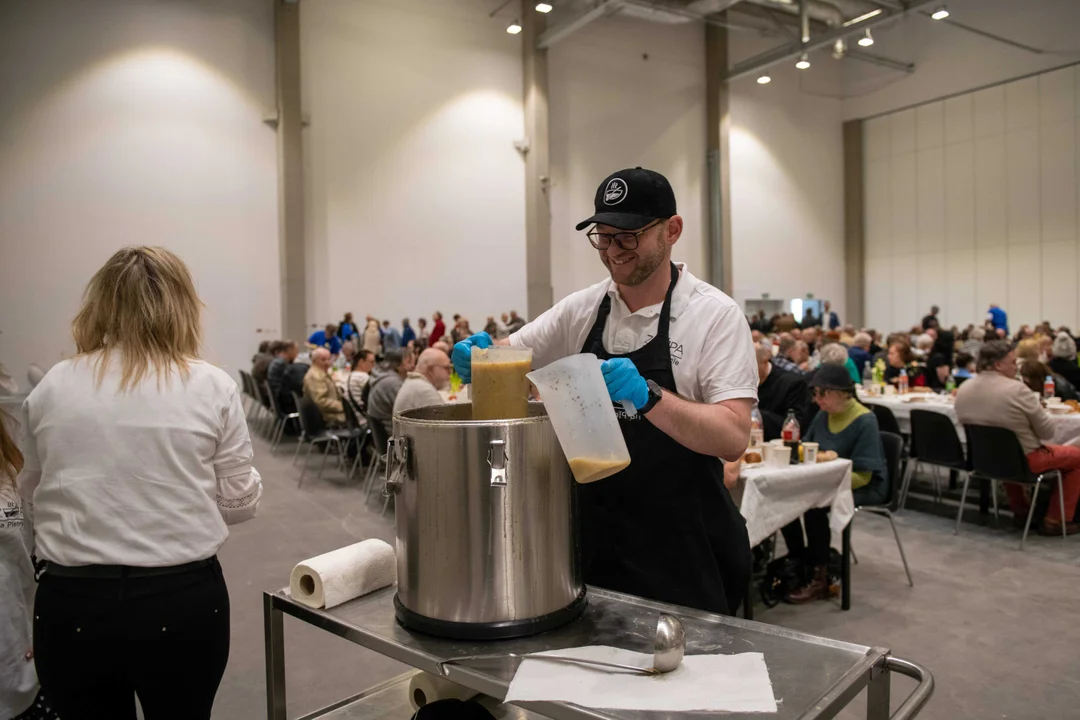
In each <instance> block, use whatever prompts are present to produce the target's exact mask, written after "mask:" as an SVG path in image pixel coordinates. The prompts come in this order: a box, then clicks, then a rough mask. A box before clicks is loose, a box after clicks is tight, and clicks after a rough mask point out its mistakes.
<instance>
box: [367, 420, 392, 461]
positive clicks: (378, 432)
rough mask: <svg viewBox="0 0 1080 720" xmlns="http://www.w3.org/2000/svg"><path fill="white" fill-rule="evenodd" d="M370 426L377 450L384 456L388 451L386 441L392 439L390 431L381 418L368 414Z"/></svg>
mask: <svg viewBox="0 0 1080 720" xmlns="http://www.w3.org/2000/svg"><path fill="white" fill-rule="evenodd" d="M367 421H368V427H369V428H371V439H372V440H373V441H374V442H375V452H376V453H378V455H379V456H382V455H383V454H384V453H385V452H386V443H388V442H389V441H390V433H389V432H388V431H387V429H386V426H384V425H383V424H382V421H381V420H376V419H375V418H373V417H371V416H370V415H368V417H367Z"/></svg>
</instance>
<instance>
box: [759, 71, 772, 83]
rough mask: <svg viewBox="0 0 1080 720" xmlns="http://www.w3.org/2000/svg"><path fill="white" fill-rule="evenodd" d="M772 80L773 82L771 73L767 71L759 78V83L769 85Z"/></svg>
mask: <svg viewBox="0 0 1080 720" xmlns="http://www.w3.org/2000/svg"><path fill="white" fill-rule="evenodd" d="M771 82H772V78H771V77H769V73H765V74H764V75H762V76H760V77H759V78H758V79H757V84H758V85H768V84H769V83H771Z"/></svg>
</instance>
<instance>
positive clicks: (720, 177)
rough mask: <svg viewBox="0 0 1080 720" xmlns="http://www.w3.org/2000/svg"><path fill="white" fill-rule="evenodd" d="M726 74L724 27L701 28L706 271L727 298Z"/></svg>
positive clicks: (728, 183)
mask: <svg viewBox="0 0 1080 720" xmlns="http://www.w3.org/2000/svg"><path fill="white" fill-rule="evenodd" d="M727 71H728V39H727V28H723V27H718V26H716V25H705V93H706V98H705V118H706V132H707V133H708V137H707V142H706V144H705V148H706V153H707V156H706V161H707V163H708V173H709V178H708V192H709V196H708V204H707V206H708V217H709V232H708V236H707V238H706V243H705V248H706V268H707V269H708V280H709V283H710V284H712V285H714V286H715V287H718V288H720V289H721V290H723V291H724V292H726V293H727V294H729V295H731V293H732V280H731V162H730V157H729V153H728V147H729V137H730V134H731V113H730V109H729V106H728V100H729V90H728V84H727V82H725V81H724V79H723V78H724V75H726V74H727Z"/></svg>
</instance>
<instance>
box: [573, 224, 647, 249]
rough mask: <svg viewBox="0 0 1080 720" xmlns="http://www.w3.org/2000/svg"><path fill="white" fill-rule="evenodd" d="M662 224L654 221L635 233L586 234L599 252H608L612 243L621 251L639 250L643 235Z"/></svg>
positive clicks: (595, 232) (591, 232) (593, 232)
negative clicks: (639, 241) (639, 242)
mask: <svg viewBox="0 0 1080 720" xmlns="http://www.w3.org/2000/svg"><path fill="white" fill-rule="evenodd" d="M659 224H660V220H654V221H653V222H651V223H649V224H648V225H646V226H645V227H643V228H641V229H640V230H636V231H634V232H617V233H602V232H597V231H596V230H590V231H589V232H587V233H585V235H586V236H587V237H588V238H589V242H590V243H592V246H593V247H594V248H596V249H597V250H607V249H608V248H609V247H611V243H612V242H614V243H615V244H616V245H617V246H618V247H619V249H620V250H637V246H638V240H639V238H640V237H641V234H642V233H645V232H648V231H649V230H652V229H653V228H654V227H656V226H657V225H659Z"/></svg>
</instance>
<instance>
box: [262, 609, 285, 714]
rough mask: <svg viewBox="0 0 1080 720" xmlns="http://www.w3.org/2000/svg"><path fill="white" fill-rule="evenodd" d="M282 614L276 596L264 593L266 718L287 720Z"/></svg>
mask: <svg viewBox="0 0 1080 720" xmlns="http://www.w3.org/2000/svg"><path fill="white" fill-rule="evenodd" d="M282 618H283V616H282V613H281V611H280V610H278V609H277V608H276V607H274V596H273V595H271V594H270V593H263V633H264V640H265V643H266V717H267V720H286V715H285V632H284V627H283V623H282Z"/></svg>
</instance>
